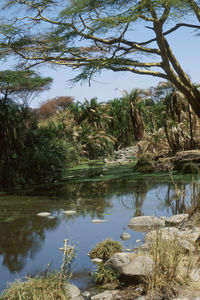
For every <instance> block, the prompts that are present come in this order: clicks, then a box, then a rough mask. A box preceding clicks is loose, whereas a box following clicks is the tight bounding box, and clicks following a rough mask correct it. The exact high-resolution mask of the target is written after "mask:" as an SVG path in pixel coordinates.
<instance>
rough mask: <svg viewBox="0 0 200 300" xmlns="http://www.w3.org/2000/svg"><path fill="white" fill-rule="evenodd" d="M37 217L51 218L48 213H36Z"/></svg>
mask: <svg viewBox="0 0 200 300" xmlns="http://www.w3.org/2000/svg"><path fill="white" fill-rule="evenodd" d="M37 216H39V217H49V216H51V214H50V213H49V212H41V213H38V214H37Z"/></svg>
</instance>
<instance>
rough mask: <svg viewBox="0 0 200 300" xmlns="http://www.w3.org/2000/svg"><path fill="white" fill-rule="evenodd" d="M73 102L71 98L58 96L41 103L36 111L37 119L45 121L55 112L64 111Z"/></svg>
mask: <svg viewBox="0 0 200 300" xmlns="http://www.w3.org/2000/svg"><path fill="white" fill-rule="evenodd" d="M73 101H74V98H73V97H69V96H60V97H56V98H53V99H51V100H47V101H45V102H43V103H42V104H41V105H40V107H39V108H38V109H37V114H38V117H39V119H46V118H49V117H50V116H53V115H54V114H55V113H56V112H58V111H62V110H65V109H66V108H67V106H68V105H70V103H72V102H73Z"/></svg>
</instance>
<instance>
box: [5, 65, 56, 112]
mask: <svg viewBox="0 0 200 300" xmlns="http://www.w3.org/2000/svg"><path fill="white" fill-rule="evenodd" d="M52 81H53V79H52V78H51V77H44V78H42V77H41V76H40V75H39V74H37V73H36V72H34V71H30V70H16V71H13V70H5V71H1V72H0V95H1V96H3V99H4V101H6V100H7V99H8V98H9V97H12V100H15V101H16V102H17V103H22V104H23V105H24V106H25V107H28V105H29V103H30V102H31V100H32V99H33V98H34V97H36V96H37V95H38V94H39V93H41V92H43V91H44V90H47V89H49V88H50V85H51V83H52Z"/></svg>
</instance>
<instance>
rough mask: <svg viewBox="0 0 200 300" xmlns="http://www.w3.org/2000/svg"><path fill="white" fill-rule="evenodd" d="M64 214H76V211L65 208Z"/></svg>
mask: <svg viewBox="0 0 200 300" xmlns="http://www.w3.org/2000/svg"><path fill="white" fill-rule="evenodd" d="M63 214H64V215H67V216H71V215H75V214H76V211H75V210H63Z"/></svg>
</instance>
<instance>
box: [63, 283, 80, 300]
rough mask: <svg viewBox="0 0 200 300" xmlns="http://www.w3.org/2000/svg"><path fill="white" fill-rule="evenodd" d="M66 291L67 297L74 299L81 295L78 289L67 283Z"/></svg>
mask: <svg viewBox="0 0 200 300" xmlns="http://www.w3.org/2000/svg"><path fill="white" fill-rule="evenodd" d="M66 289H67V291H68V293H69V296H70V297H71V298H72V299H74V298H77V297H79V296H80V295H81V291H80V290H79V288H78V287H77V286H76V285H75V284H73V283H67V284H66Z"/></svg>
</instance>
